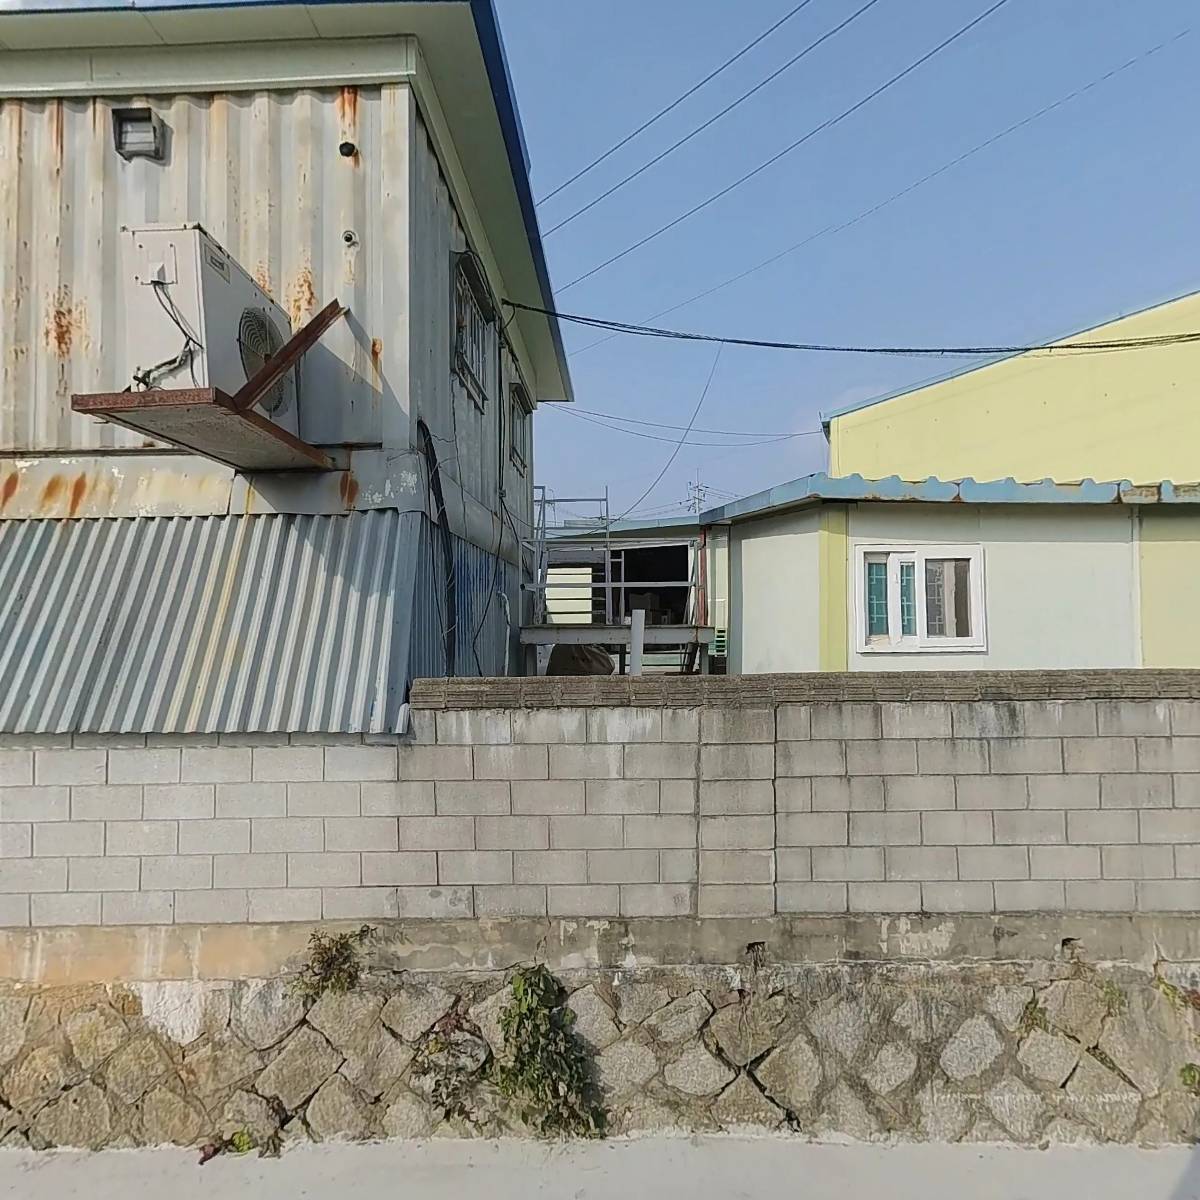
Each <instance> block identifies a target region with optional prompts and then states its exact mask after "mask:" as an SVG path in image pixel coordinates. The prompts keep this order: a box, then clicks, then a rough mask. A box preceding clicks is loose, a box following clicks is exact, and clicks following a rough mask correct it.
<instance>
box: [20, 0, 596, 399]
mask: <svg viewBox="0 0 1200 1200" xmlns="http://www.w3.org/2000/svg"><path fill="white" fill-rule="evenodd" d="M392 5H395V6H397V7H401V6H403V7H420V8H438V7H452V8H462V7H469V9H470V12H471V18H472V22H473V25H474V28H475V34H476V37H477V39H478V42H479V51H480V54H481V56H482V58H483V62H484V66H485V69H486V72H487V79H488V86H489V88H490V91H491V94H492V100H493V103H494V105H495V109H496V117H497V120H498V122H499V126H500V132H501V135H502V138H503V142H504V150H505V156H506V158H507V160H508V164H509V170H510V174H511V177H512V183H513V187H514V190H515V192H516V198H517V204H518V207H519V209H520V214H521V222H522V225H523V228H524V234H525V239H526V241H527V243H528V249H529V254H530V258H531V260H532V266H533V272H534V276H535V278H536V280H537V286H538V290H539V293H540V294H539V296H538V297H537V300H538V305H539V307H541V308H546V309H551V310H553V308H554V292H553V288H552V286H551V283H550V273H549V270H548V268H547V265H546V256H545V250H544V247H543V245H542V237H541V230H540V228H539V226H538V220H537V212H536V208H535V205H534V199H533V191H532V187H531V185H530V181H529V153H528V149H527V147H526V143H525V134H524V130H523V128H522V126H521V118H520V114H519V112H518V109H517V103H516V97H515V92H514V89H513V84H512V77H511V75H510V73H509V69H508V59H507V56H506V54H505V51H504V41H503V37H502V35H501V33H500V26H499V21H498V19H497V16H496V10H495V6H494V3H493V0H437V2H436V3H431V2H430V0H391V2H390V4H382V3H380V0H365V2H354V0H307V2H305V0H0V59H2V58H3V56H4V54H5V53H19V50H17V49H11V48H5V45H4V37H3V23H4V21H5V20H6V19H9V18H18V19H19V18H21V17H35V16H43V17H46V16H52V17H54V18H56V19H57V18H63V17H71V16H73V15H75V16H84V15H89V16H91V17H92V18H93V19H95V18H97V17H102V16H104V15H105V14H107V15H111V16H112V18H113V19H114V20H116V21H120V22H122V23H124V22H130V23H131V28H132V24H134V23H138V22H139V19H140V20H141V21H142V22H144V20H145V18H146V17H148V16H151V15H152V14H153V13H155V12H164V13H165V12H172V11H186V10H202V9H223V10H226V12H225V15H226V19H227V21H228V18H233V20H234V22H236V16H235V15H234V14H235V12H236V10H250V9H256V8H281V9H282V8H291V9H296V10H299V11H302V12H305V11H308V10H312V9H331V8H337V7H339V6H342V7H346V8H353V9H358V10H363V9H371V8H377V9H380V10H386V9H387V8H389V7H391V6H392ZM222 34H223V40H233V39H236V28H235V27H234V26H231V25H230V24H228V23H226V24H224V25H223V30H222ZM294 36H295V35H294V34H288V37H287V40H291V38H292V37H294ZM46 48H57V47H56V46H55V44H54V43H53V42H52V41H51V42H48V43H47V47H46ZM521 298H522V299H524V298H525V297H521ZM520 319H521V321H522V324H526V325H527V326H536V324H537V323H542V322H544V326H545V328H546V330H547V331H548V333H549V337H550V341H551V345H552V347H553V360H554V362H555V365H556V370H557V374H558V380H557V381H556V382H557V384H558V386H557V387H555V386H553V385H552V386H551V389H550V390H551V392H552V394H551V395H546V394H545V392H544V390H543V394H542V395H541V396H540V397H539V399H540V400H543V401H548V400H559V399H561V400H564V401H572V400H574V398H575V397H574V388H573V386H572V383H571V373H570V368H569V366H568V363H567V354H566V348H565V346H564V345H563V337H562V329H561V327H560V325H559V322H558V320H557V318H555V317H553V316H543V315H541V314H535V313H529V314H521V318H520ZM539 390H542V389H539ZM559 390H561V393H562V394H561V396H558V395H555V394H553V393H554V392H556V391H559Z"/></svg>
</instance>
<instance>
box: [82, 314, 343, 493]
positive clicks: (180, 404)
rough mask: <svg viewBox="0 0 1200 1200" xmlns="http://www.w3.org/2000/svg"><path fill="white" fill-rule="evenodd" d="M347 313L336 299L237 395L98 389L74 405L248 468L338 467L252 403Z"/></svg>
mask: <svg viewBox="0 0 1200 1200" xmlns="http://www.w3.org/2000/svg"><path fill="white" fill-rule="evenodd" d="M348 311H349V309H346V308H343V307H342V305H341V304H340V303H339V302H338V301H337V300H331V301H330V302H329V303H328V304H327V305H326V306H325V307H324V308H323V309H321V311H320V312H319V313H317V315H316V316H315V317H313V318H312V320H310V321H308V322H307V323H306V324H304V325H303V326H301V328H300V329H298V330H297V331H296V332H295V333H294V334H293V335H292V336H291V338H290V339H289V340H288V341H286V342H285V343H284V344H283V346H282V347H281V348H280V350H279V353H278V354H275V355H273V356H272V357H271V359H270V361H269V362H267V363H265V364H264V365H263V366H262V367H261V369H259V370H258V371H256V372H255V373H254V375H253V376H252V377H251V378H250V379H248V380H247V381H246V382H245V384H243V385H242V387H240V388H239V389H238V390H237V392H235V393H234V394H233V395H232V396H231V395H229V394H228V393H227V392H223V391H221V390H220V388H151V389H148V390H146V391H144V392H135V391H126V392H91V393H87V394H76V395H73V396H72V397H71V408H72V409H74V411H75V412H77V413H86V414H87V415H88V416H93V417H101V418H103V419H104V420H105V421H111V422H113V423H114V424H116V425H123V426H125V427H126V428H127V429H133V430H136V431H137V432H138V433H144V434H146V436H147V437H152V438H155V439H156V440H158V441H160V442H167V443H169V444H170V445H172V446H178V447H179V448H180V449H181V450H190V451H191V452H192V453H193V454H202V455H204V457H205V458H212V459H215V460H216V461H217V462H223V463H226V464H228V465H229V466H231V467H236V468H237V469H238V470H242V471H313V470H317V471H332V470H334V469H335V465H334V463H333V461H332V459H330V458H329V456H328V455H327V454H325V453H324V451H322V450H318V449H317V448H316V447H315V446H310V445H308V443H307V442H302V441H301V440H300V439H299V438H298V437H296V435H295V434H293V433H289V432H288V431H287V430H286V429H283V428H281V427H280V426H278V425H276V424H275V422H274V421H270V420H268V419H267V418H266V417H264V416H263V415H262V414H261V413H257V412H254V411H253V409H254V406H255V405H256V404H257V403H258V402H259V401H260V400H261V399H262V397H263V396H264V395H266V393H267V392H269V391H270V390H271V387H272V386H273V385H274V384H275V383H277V382H278V381H279V380H280V379H282V378H283V376H284V375H286V374H287V373H288V371H290V370H291V369H292V368H293V367H294V366H295V365H296V364H297V363H298V362H299V361H300V359H301V357H302V356H303V355H304V354H305V352H306V351H308V350H311V349H312V347H313V346H315V345H316V344H317V342H318V341H319V340H320V338H321V336H322V335H323V334H324V333H325V331H326V330H327V329H329V327H330V326H331V325H333V323H334V322H335V321H337V320H338V319H339V318H340V317H342V316H344V315H345V314H346V313H347V312H348Z"/></svg>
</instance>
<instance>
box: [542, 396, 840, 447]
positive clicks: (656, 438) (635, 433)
mask: <svg viewBox="0 0 1200 1200" xmlns="http://www.w3.org/2000/svg"><path fill="white" fill-rule="evenodd" d="M555 411H556V412H561V413H565V414H566V415H567V416H569V417H574V418H575V419H576V420H578V421H586V422H587V423H588V424H589V425H599V426H600V428H601V429H609V430H612V432H613V433H623V434H625V435H626V436H628V437H636V438H642V439H644V440H645V441H649V442H666V443H668V444H669V445H672V446H673V445H675V444H676V441H677V439H676V438H673V437H663V436H662V434H658V433H643V432H642V431H641V430H639V429H626V428H625V427H624V426H622V425H612V424H609V422H607V421H598V420H597V419H596V418H595V417H589V416H586V415H585V414H584V413H581V412H576V411H575V410H573V409H571V408H568V407H564V406H562V405H555ZM674 428H676V429H683V430H684V437H685V438H687V435H688V433H690V432H692V431H691V430H690V429H687V428H686V427H685V426H682V425H677V426H675V427H674ZM822 432H823V431H822V430H820V429H805V430H801V431H800V432H798V433H780V434H772V435H771V436H769V437H765V438H760V439H758V440H756V441H750V442H732V443H730V442H698V441H694V440H691V439H688V440H687V441H685V442H684V445H686V446H703V447H705V448H707V449H710V450H714V449H715V450H729V449H733V448H734V447H736V448H737V449H739V450H740V449H742V448H743V447H749V446H766V445H769V444H774V443H775V442H789V441H791V440H792V438H798V437H812V436H813V435H814V434H818V433H822ZM730 436H732V437H741V436H743V435H742V434H737V433H735V434H731V435H730Z"/></svg>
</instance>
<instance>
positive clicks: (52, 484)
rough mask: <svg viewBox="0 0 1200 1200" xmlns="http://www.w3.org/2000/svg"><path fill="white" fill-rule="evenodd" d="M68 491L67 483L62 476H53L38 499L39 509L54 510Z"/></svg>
mask: <svg viewBox="0 0 1200 1200" xmlns="http://www.w3.org/2000/svg"><path fill="white" fill-rule="evenodd" d="M66 490H67V481H66V480H65V479H64V478H63V477H62V476H61V475H51V476H50V478H49V479H47V480H46V482H45V484H44V486H43V487H42V494H41V496H40V497H39V499H38V506H39V508H54V507H55V506H56V505H57V504H58V501H59V497H60V496H62V494H63V492H65V491H66Z"/></svg>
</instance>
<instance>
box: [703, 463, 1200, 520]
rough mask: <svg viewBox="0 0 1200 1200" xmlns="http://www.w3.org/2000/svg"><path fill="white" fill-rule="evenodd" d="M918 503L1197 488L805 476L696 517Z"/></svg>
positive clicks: (1175, 495) (1196, 495) (1132, 496)
mask: <svg viewBox="0 0 1200 1200" xmlns="http://www.w3.org/2000/svg"><path fill="white" fill-rule="evenodd" d="M830 501H832V502H841V503H859V502H867V503H870V502H872V501H883V502H886V503H896V502H901V503H918V504H1060V505H1067V504H1071V505H1077V504H1089V505H1090V504H1107V505H1114V504H1126V505H1153V504H1200V484H1198V483H1172V482H1170V481H1169V480H1164V481H1163V482H1162V483H1147V484H1135V483H1131V482H1129V481H1128V480H1119V481H1114V482H1108V483H1097V482H1096V480H1094V479H1084V480H1081V481H1080V482H1078V483H1058V482H1056V481H1055V480H1053V479H1042V480H1040V481H1039V482H1037V483H1018V482H1017V481H1016V480H1015V479H993V480H988V481H986V482H977V481H976V480H974V479H960V480H944V479H932V478H930V479H922V480H920V481H919V482H909V481H907V480H903V479H900V478H899V477H898V476H896V475H889V476H888V477H887V478H886V479H864V478H863V477H862V476H861V475H845V476H830V475H824V474H816V475H805V476H804V477H803V478H801V479H793V480H792V481H791V482H790V483H781V484H779V485H778V486H776V487H773V488H768V489H767V490H766V491H763V492H756V493H755V494H754V495H753V496H747V497H745V498H744V499H742V500H734V501H732V502H731V503H729V504H723V505H722V506H721V507H720V508H712V509H709V510H708V511H707V512H704V513H701V514H700V524H701V525H728V524H731V523H732V522H735V521H743V520H746V519H747V518H749V517H762V516H766V515H768V514H770V513H773V512H781V511H783V510H785V509H790V508H797V507H799V506H801V505H805V504H820V503H825V502H830Z"/></svg>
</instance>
